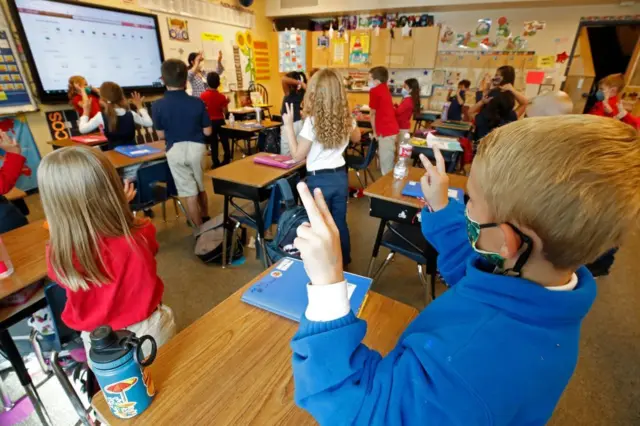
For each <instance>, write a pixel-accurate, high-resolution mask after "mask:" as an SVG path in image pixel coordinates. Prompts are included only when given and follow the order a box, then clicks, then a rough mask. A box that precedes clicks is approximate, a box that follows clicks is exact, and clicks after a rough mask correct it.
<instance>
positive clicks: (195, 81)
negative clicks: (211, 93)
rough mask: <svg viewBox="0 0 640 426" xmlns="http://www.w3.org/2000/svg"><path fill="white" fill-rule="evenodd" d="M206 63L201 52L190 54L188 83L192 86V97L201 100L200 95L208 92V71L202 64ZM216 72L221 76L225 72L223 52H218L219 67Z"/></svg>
mask: <svg viewBox="0 0 640 426" xmlns="http://www.w3.org/2000/svg"><path fill="white" fill-rule="evenodd" d="M203 61H204V54H203V52H202V51H200V52H192V53H189V58H188V62H189V72H188V74H187V81H188V82H189V84H190V85H191V96H195V97H196V98H199V97H200V95H202V94H203V93H204V91H205V90H207V87H208V86H207V71H206V70H204V69H202V62H203ZM216 72H217V73H218V75H221V74H222V73H223V72H224V66H222V51H219V52H218V65H217V67H216Z"/></svg>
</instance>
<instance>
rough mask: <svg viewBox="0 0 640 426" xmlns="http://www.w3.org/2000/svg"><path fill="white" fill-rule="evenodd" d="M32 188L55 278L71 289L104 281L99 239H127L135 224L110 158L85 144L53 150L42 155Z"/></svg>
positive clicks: (105, 274) (103, 265)
mask: <svg viewBox="0 0 640 426" xmlns="http://www.w3.org/2000/svg"><path fill="white" fill-rule="evenodd" d="M38 187H39V190H40V199H41V201H42V206H43V207H44V213H45V216H46V218H47V221H48V223H49V229H50V234H51V239H50V243H49V244H50V246H49V261H50V264H51V266H52V268H53V272H54V273H55V275H56V277H57V279H58V283H59V284H61V285H63V286H65V287H67V288H69V289H70V290H72V291H77V290H79V289H82V290H88V289H89V285H90V284H94V285H97V286H100V285H101V284H104V283H106V282H108V280H110V279H111V278H112V277H111V276H110V273H109V271H108V270H106V269H107V268H106V267H105V263H104V260H103V259H102V256H101V254H100V244H101V243H100V240H101V238H108V237H122V236H125V237H128V238H131V229H132V228H133V227H135V226H136V223H135V218H134V216H133V213H132V212H131V210H130V209H129V205H128V202H127V199H126V196H125V194H124V190H123V184H122V180H121V179H120V177H119V176H118V173H117V172H116V170H115V168H114V167H113V165H112V164H111V162H110V161H109V160H108V159H107V157H106V156H105V155H104V154H103V153H102V152H100V151H99V150H96V149H92V148H88V147H82V146H80V147H67V148H62V149H58V150H56V151H53V152H52V153H50V154H48V155H46V156H45V157H44V158H43V159H42V162H41V163H40V166H39V167H38Z"/></svg>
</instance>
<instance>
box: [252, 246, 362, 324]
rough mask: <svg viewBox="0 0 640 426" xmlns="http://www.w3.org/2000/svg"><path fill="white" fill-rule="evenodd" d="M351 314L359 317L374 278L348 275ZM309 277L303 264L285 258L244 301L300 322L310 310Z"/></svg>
mask: <svg viewBox="0 0 640 426" xmlns="http://www.w3.org/2000/svg"><path fill="white" fill-rule="evenodd" d="M344 278H345V279H346V280H347V294H348V296H349V302H350V303H351V310H352V311H353V312H355V313H356V314H357V313H359V312H360V310H361V309H362V307H363V306H364V304H365V301H366V298H367V292H368V291H369V288H370V287H371V282H372V281H373V280H372V279H371V278H368V277H363V276H360V275H355V274H350V273H348V272H345V274H344ZM308 283H309V277H308V276H307V273H306V272H305V270H304V264H303V263H302V261H300V260H297V259H292V258H290V257H285V258H284V259H281V260H280V261H279V262H278V264H277V265H276V266H275V268H273V270H272V271H271V272H270V273H269V274H268V275H265V276H264V277H262V278H261V279H260V280H259V281H257V282H256V283H255V284H254V285H252V286H251V287H250V288H249V289H248V290H247V291H246V292H245V293H244V294H243V295H242V299H241V300H242V301H243V302H245V303H248V304H249V305H253V306H255V307H257V308H260V309H264V310H265V311H269V312H273V313H274V314H277V315H280V316H283V317H285V318H289V319H291V320H294V321H297V322H300V319H301V318H302V315H304V312H305V310H306V309H307V304H308V298H307V284H308Z"/></svg>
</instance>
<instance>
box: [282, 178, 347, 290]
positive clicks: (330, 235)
mask: <svg viewBox="0 0 640 426" xmlns="http://www.w3.org/2000/svg"><path fill="white" fill-rule="evenodd" d="M297 188H298V193H299V194H300V199H301V200H302V204H303V205H304V208H305V209H306V210H307V215H308V216H309V222H310V223H304V224H302V225H300V226H299V227H298V237H297V238H296V239H295V240H294V242H293V244H294V246H295V247H296V248H297V249H298V250H300V257H301V258H302V260H303V262H304V269H305V270H306V271H307V275H309V278H310V279H311V284H313V285H327V284H336V283H339V282H342V281H344V273H343V270H342V251H341V250H340V233H339V232H338V227H337V226H336V223H335V222H334V221H333V217H332V216H331V212H330V211H329V207H328V206H327V203H326V202H325V200H324V196H323V195H322V191H320V189H316V190H315V191H314V195H313V196H312V195H311V192H309V188H308V187H307V185H306V184H305V183H302V182H300V183H299V184H298V186H297Z"/></svg>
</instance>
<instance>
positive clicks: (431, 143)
mask: <svg viewBox="0 0 640 426" xmlns="http://www.w3.org/2000/svg"><path fill="white" fill-rule="evenodd" d="M427 146H428V147H429V148H433V147H438V148H439V149H442V150H445V151H460V152H462V146H461V145H460V142H459V141H458V138H452V137H447V136H436V135H434V134H433V133H428V134H427Z"/></svg>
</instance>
